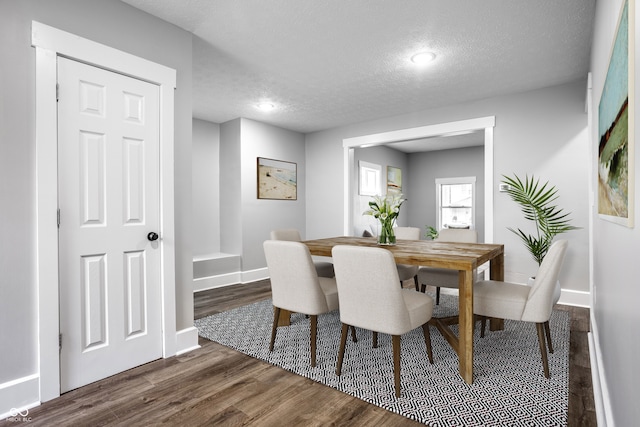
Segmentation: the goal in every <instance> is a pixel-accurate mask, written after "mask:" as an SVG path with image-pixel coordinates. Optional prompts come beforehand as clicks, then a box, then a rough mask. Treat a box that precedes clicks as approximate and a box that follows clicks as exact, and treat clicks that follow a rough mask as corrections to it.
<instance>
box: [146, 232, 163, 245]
mask: <svg viewBox="0 0 640 427" xmlns="http://www.w3.org/2000/svg"><path fill="white" fill-rule="evenodd" d="M158 237H160V236H158V233H154V232H153V231H152V232H150V233H149V234H147V239H148V240H149V241H150V242H153V241H154V240H158Z"/></svg>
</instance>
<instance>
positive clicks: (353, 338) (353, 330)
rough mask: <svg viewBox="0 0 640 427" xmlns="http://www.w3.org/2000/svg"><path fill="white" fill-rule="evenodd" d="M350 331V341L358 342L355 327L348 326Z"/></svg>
mask: <svg viewBox="0 0 640 427" xmlns="http://www.w3.org/2000/svg"><path fill="white" fill-rule="evenodd" d="M350 329H351V339H352V340H353V342H358V337H357V336H356V328H355V326H350Z"/></svg>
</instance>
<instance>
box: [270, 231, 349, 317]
mask: <svg viewBox="0 0 640 427" xmlns="http://www.w3.org/2000/svg"><path fill="white" fill-rule="evenodd" d="M264 249H265V257H266V258H267V265H268V267H269V275H270V277H271V282H272V298H273V305H274V306H276V307H280V308H282V309H285V310H290V311H297V312H301V313H305V314H309V315H315V314H321V313H326V312H328V311H331V310H335V309H337V308H338V299H337V292H338V291H337V286H336V281H335V279H334V278H328V277H318V274H317V272H316V269H315V265H314V263H313V260H312V259H311V254H310V252H309V248H308V247H307V246H306V245H305V244H304V243H301V242H292V241H286V240H267V241H265V242H264ZM320 279H322V280H320Z"/></svg>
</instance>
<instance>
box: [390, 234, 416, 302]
mask: <svg viewBox="0 0 640 427" xmlns="http://www.w3.org/2000/svg"><path fill="white" fill-rule="evenodd" d="M393 231H394V233H395V235H396V239H400V240H420V232H421V230H420V229H419V228H418V227H395V228H394V229H393ZM397 267H398V279H399V280H400V282H401V283H402V282H404V281H405V280H411V279H413V280H414V281H415V285H416V290H417V289H418V266H417V265H409V264H397Z"/></svg>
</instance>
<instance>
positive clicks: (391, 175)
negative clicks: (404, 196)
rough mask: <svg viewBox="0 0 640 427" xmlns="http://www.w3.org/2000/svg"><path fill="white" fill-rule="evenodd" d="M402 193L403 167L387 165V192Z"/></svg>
mask: <svg viewBox="0 0 640 427" xmlns="http://www.w3.org/2000/svg"><path fill="white" fill-rule="evenodd" d="M400 193H402V169H400V168H396V167H394V166H387V194H400Z"/></svg>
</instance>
